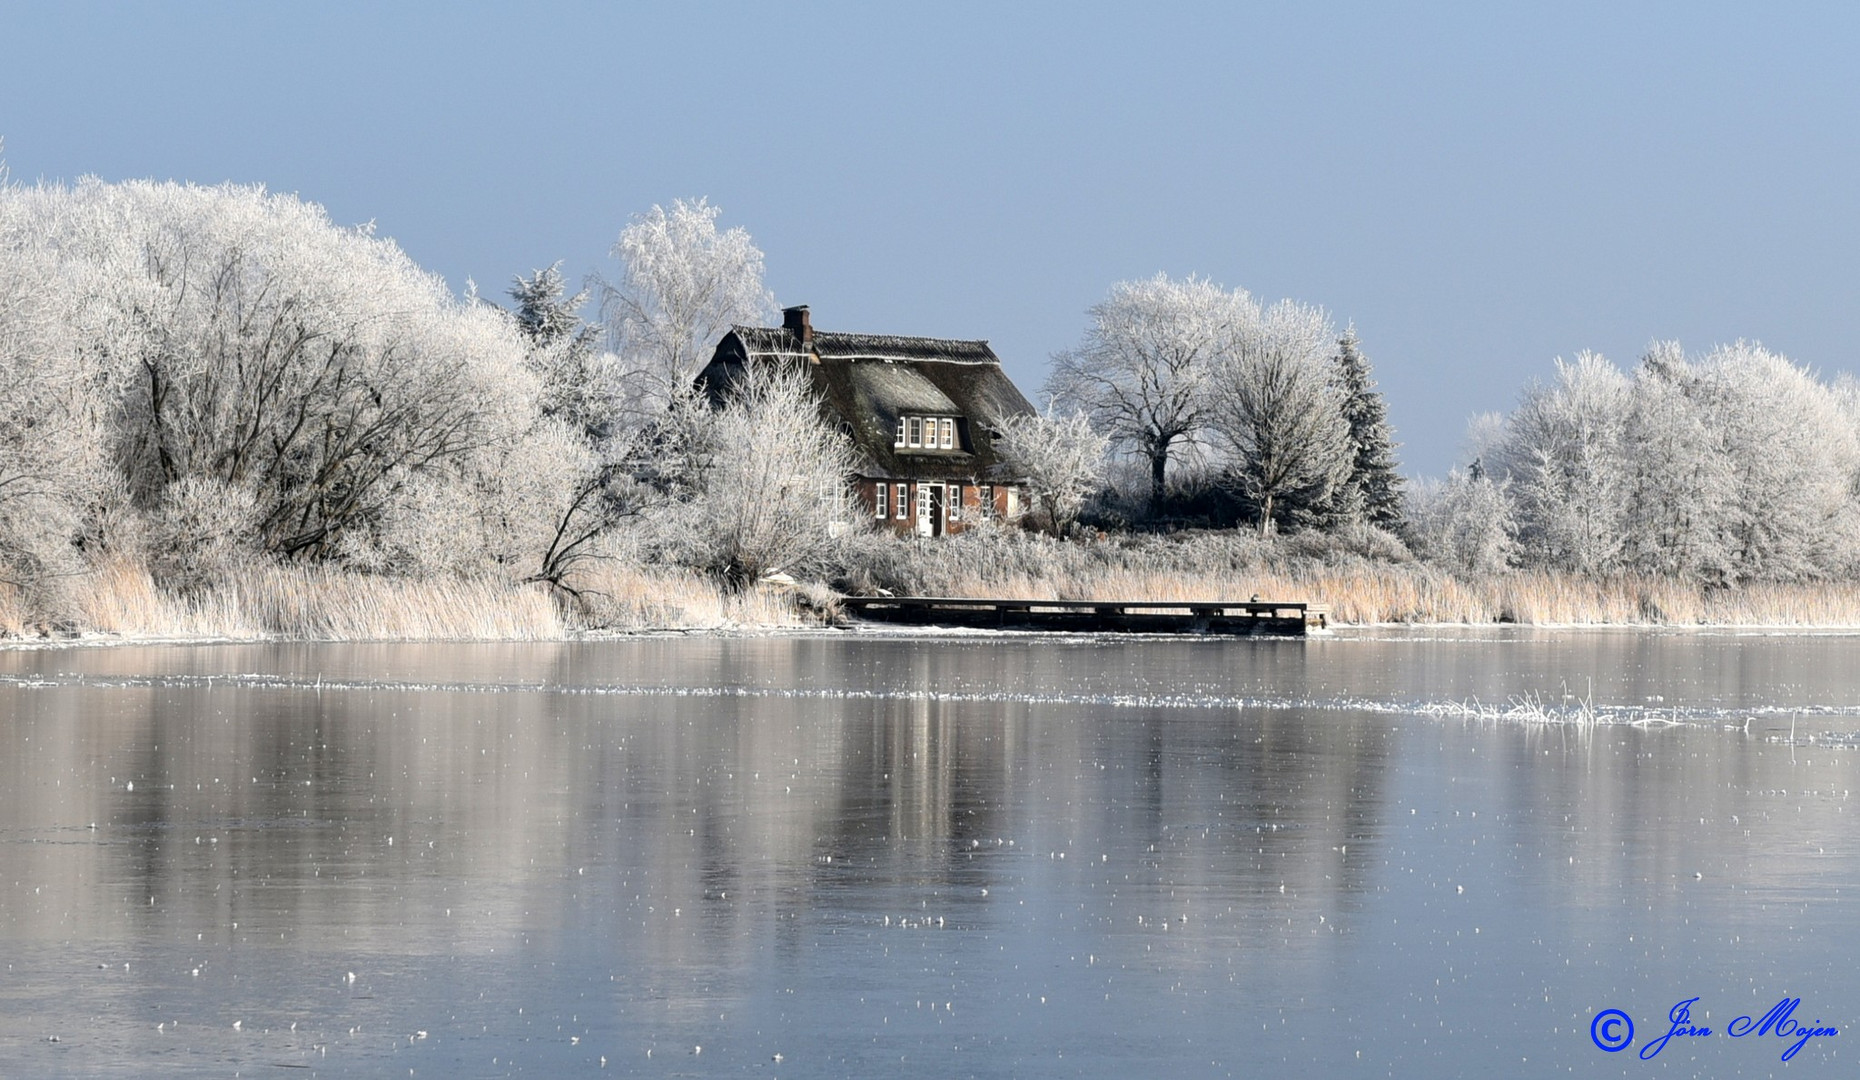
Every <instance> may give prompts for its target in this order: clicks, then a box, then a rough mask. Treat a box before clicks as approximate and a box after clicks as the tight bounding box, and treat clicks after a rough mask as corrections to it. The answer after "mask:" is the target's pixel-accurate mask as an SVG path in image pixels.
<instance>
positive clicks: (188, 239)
mask: <svg viewBox="0 0 1860 1080" xmlns="http://www.w3.org/2000/svg"><path fill="white" fill-rule="evenodd" d="M7 200H8V202H9V206H8V218H9V222H11V223H12V225H11V226H10V227H11V228H16V229H17V230H18V231H20V232H23V233H25V234H27V235H32V236H36V237H38V238H39V241H38V242H39V243H41V244H42V245H43V246H44V250H46V251H48V252H50V253H51V257H52V259H53V261H54V263H55V267H56V273H57V275H58V280H59V282H60V285H59V288H60V290H61V292H62V293H63V295H64V296H65V300H64V305H63V307H62V308H59V309H55V310H54V315H53V317H54V318H56V319H58V320H60V321H61V325H60V326H59V333H60V334H61V335H62V340H65V341H66V342H68V344H67V345H66V346H65V349H66V355H71V356H75V357H76V358H77V359H78V361H79V363H80V373H79V375H78V378H79V379H80V380H81V381H82V382H83V383H84V385H85V392H86V394H87V395H88V398H89V400H90V401H91V402H92V403H93V405H94V406H95V407H96V408H97V409H98V410H99V412H100V413H101V414H102V420H103V424H104V429H105V431H104V436H103V438H102V439H101V440H100V442H101V443H102V445H103V447H104V449H106V450H107V451H108V454H109V459H110V461H111V464H112V466H113V469H114V471H115V472H116V473H117V474H118V476H119V477H120V480H121V486H122V488H123V489H124V490H125V492H126V494H127V496H128V498H129V499H130V500H131V502H132V504H133V506H134V508H135V510H136V511H137V512H139V513H141V514H143V515H145V516H146V517H147V518H148V519H149V520H150V521H151V522H154V523H156V524H157V525H159V524H160V523H161V522H162V521H171V522H172V523H174V524H175V527H176V528H177V529H182V530H183V531H185V528H186V527H190V526H187V525H186V523H187V522H188V521H190V520H192V518H194V517H197V514H196V513H195V511H194V510H193V509H191V508H193V507H197V506H201V505H206V504H207V503H209V502H210V501H211V498H212V497H211V496H210V494H208V493H211V492H214V491H219V492H222V493H224V494H225V496H226V505H229V506H231V505H241V506H243V505H245V504H246V502H247V500H248V499H249V502H250V504H251V507H252V514H253V515H254V516H253V520H252V533H251V535H252V536H253V540H252V543H253V545H254V547H255V548H256V549H258V550H259V551H262V552H264V553H267V554H270V555H274V556H280V557H294V558H308V559H321V560H335V561H339V562H345V563H349V564H352V565H356V566H363V567H368V568H371V569H386V570H394V569H399V568H401V567H402V566H405V565H407V564H406V563H403V562H400V561H397V558H396V557H395V556H394V554H393V553H394V552H405V551H408V550H409V547H408V545H409V544H412V543H415V542H416V541H417V542H418V543H419V544H424V545H426V546H427V550H428V553H429V554H430V555H431V556H432V557H433V558H431V559H426V558H422V559H419V560H415V561H416V562H419V563H420V564H421V565H428V564H431V563H433V562H434V561H435V560H437V561H442V562H445V563H446V564H447V565H449V566H452V567H456V568H459V569H466V568H469V567H468V564H471V565H474V566H475V565H483V561H484V560H486V559H490V560H492V561H498V560H499V559H500V558H501V557H500V556H497V555H495V554H494V553H493V552H490V551H488V550H486V549H482V548H475V547H473V546H472V545H471V544H470V543H469V542H467V541H468V540H469V539H470V538H471V537H472V536H483V535H485V533H484V532H483V531H482V530H474V531H472V532H470V533H459V532H449V533H447V534H446V535H444V536H441V537H435V536H433V535H432V534H431V533H430V531H429V530H427V529H425V528H424V525H423V519H422V518H420V517H419V516H416V515H411V514H409V513H408V512H407V509H408V506H409V505H410V500H414V499H415V498H416V496H419V495H420V494H421V493H423V492H424V493H427V495H428V496H430V499H429V501H430V502H432V503H434V504H436V505H447V506H451V507H454V508H457V509H456V512H457V513H461V514H465V515H469V516H471V517H473V518H474V520H477V521H480V522H482V521H483V520H485V519H486V517H487V514H488V513H489V512H490V511H489V508H488V507H487V505H486V503H485V502H484V501H483V499H484V498H487V497H489V496H488V495H487V492H490V491H492V490H493V489H496V488H497V487H498V485H497V484H496V483H494V482H492V480H493V478H494V476H495V475H496V474H498V473H500V471H502V470H505V469H511V468H514V469H517V470H520V471H524V472H527V473H530V474H532V475H534V476H537V477H546V476H549V475H550V469H549V467H548V466H547V465H546V464H543V463H546V462H548V461H550V460H552V459H551V458H550V457H549V455H548V454H547V453H544V452H542V448H544V447H546V445H547V443H548V439H547V438H546V437H544V436H545V434H546V432H545V431H544V429H543V428H541V427H539V426H538V416H537V403H536V393H537V388H536V380H535V378H534V377H533V376H532V375H531V374H530V373H529V372H528V371H527V370H526V369H525V365H524V359H523V345H522V342H521V340H520V338H519V337H518V335H517V333H516V332H515V330H514V329H513V328H512V326H511V324H510V321H509V319H508V318H506V317H504V316H502V315H500V314H498V313H497V312H495V311H492V310H489V309H487V308H484V307H482V306H479V305H469V304H465V303H462V302H460V301H459V300H458V299H456V298H455V297H453V296H452V295H451V294H450V293H449V292H448V291H447V290H446V288H445V285H444V283H443V282H442V281H440V280H439V279H438V278H436V277H434V276H433V275H430V274H427V273H425V272H424V271H422V270H420V269H419V268H418V267H417V266H415V265H414V264H413V263H412V262H411V261H410V260H409V259H407V257H406V256H405V255H404V254H403V253H402V252H401V251H400V250H399V248H397V247H396V246H395V245H393V244H392V243H391V242H389V241H386V240H382V239H378V238H376V237H374V236H373V235H372V234H371V233H370V232H369V231H368V230H366V229H343V228H338V227H336V226H335V225H333V224H331V223H330V221H329V220H328V217H327V215H325V214H324V212H323V211H322V209H321V208H320V207H317V206H314V205H312V204H308V203H304V202H302V201H300V200H298V199H296V198H294V197H291V196H279V195H272V194H269V193H267V192H265V191H264V190H263V189H261V188H256V187H241V186H231V185H229V186H223V187H214V188H203V187H196V186H189V185H178V184H158V183H147V182H139V181H137V182H128V183H122V184H106V183H103V182H101V181H96V180H86V181H83V182H81V183H79V184H78V185H77V186H75V187H72V188H66V187H60V186H41V187H37V188H33V189H26V190H17V191H13V192H9V193H8V195H7ZM0 250H3V249H0ZM532 449H534V450H537V455H532V454H531V453H530V451H531V450H532ZM182 484H185V485H187V486H186V487H184V488H177V487H176V485H182ZM170 489H174V491H173V494H172V497H171V493H170ZM497 497H498V498H502V497H503V496H502V494H499V495H498V496H497ZM498 510H499V512H506V511H510V512H516V511H519V510H520V508H518V507H514V506H512V507H502V506H500V507H499V508H498ZM149 540H150V542H151V544H152V545H154V546H157V547H159V546H160V545H161V544H162V543H163V536H162V535H161V533H160V530H159V529H158V530H157V531H156V532H155V533H154V534H152V535H151V536H150V537H149Z"/></svg>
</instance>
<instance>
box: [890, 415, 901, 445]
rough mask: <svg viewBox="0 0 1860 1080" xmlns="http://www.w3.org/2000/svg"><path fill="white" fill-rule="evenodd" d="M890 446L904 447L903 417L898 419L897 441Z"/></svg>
mask: <svg viewBox="0 0 1860 1080" xmlns="http://www.w3.org/2000/svg"><path fill="white" fill-rule="evenodd" d="M891 445H893V446H903V445H904V417H902V416H900V417H898V439H897V441H896V442H894V443H892V444H891Z"/></svg>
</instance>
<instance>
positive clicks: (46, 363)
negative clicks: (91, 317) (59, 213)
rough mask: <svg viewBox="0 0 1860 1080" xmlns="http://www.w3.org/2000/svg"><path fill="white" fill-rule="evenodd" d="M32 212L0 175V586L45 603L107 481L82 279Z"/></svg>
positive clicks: (28, 196) (27, 196) (26, 196)
mask: <svg viewBox="0 0 1860 1080" xmlns="http://www.w3.org/2000/svg"><path fill="white" fill-rule="evenodd" d="M37 211H38V207H37V206H36V205H35V200H34V199H33V197H32V193H31V192H29V191H22V190H20V189H18V188H14V187H12V186H10V185H7V184H5V183H4V177H0V585H3V586H5V587H7V588H9V589H11V590H13V591H14V594H15V596H16V597H18V598H20V599H22V600H23V601H24V606H25V607H27V608H29V609H33V610H39V611H44V610H47V609H50V608H55V607H57V603H56V597H55V596H53V595H49V594H50V593H55V592H56V591H57V586H58V584H59V582H60V580H61V579H62V578H64V577H65V576H66V575H69V574H70V573H72V572H74V571H75V570H76V569H77V568H78V565H79V563H78V556H79V551H78V547H77V545H78V543H79V542H80V540H81V538H82V536H83V534H84V533H85V532H86V526H87V518H88V516H89V514H90V512H91V510H92V509H93V508H94V507H95V506H96V504H97V502H98V500H99V499H100V498H102V497H103V496H104V493H105V487H106V481H105V474H104V455H103V446H104V428H103V422H102V416H101V412H102V410H101V408H100V406H101V404H102V402H101V401H100V399H99V395H98V390H99V386H98V382H99V380H98V379H97V378H96V376H95V373H94V369H91V368H89V367H88V366H87V365H86V363H85V361H84V356H83V351H82V346H81V342H80V341H79V339H78V338H77V336H76V335H75V334H73V333H72V327H73V325H74V324H75V323H76V322H78V321H79V320H80V319H81V318H82V317H83V310H82V309H83V305H82V292H83V290H84V289H85V288H86V287H87V285H86V278H85V276H84V275H82V274H78V273H72V272H70V269H71V268H69V267H67V266H66V265H64V264H63V262H62V260H60V258H59V256H58V252H57V250H56V246H55V245H54V244H53V243H52V242H51V239H52V238H51V237H50V236H49V235H48V230H46V229H45V228H44V222H43V219H42V217H41V216H40V214H39V213H38V212H37Z"/></svg>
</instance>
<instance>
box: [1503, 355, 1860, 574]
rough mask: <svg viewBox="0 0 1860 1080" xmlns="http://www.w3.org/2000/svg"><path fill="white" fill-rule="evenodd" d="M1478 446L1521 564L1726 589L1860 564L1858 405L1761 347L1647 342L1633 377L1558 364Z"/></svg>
mask: <svg viewBox="0 0 1860 1080" xmlns="http://www.w3.org/2000/svg"><path fill="white" fill-rule="evenodd" d="M1489 442H1490V445H1489V448H1488V449H1487V450H1486V460H1487V461H1488V462H1490V463H1492V465H1493V467H1494V471H1495V473H1496V474H1497V475H1499V476H1501V477H1503V478H1504V479H1506V480H1507V481H1508V483H1509V485H1510V492H1511V495H1512V497H1513V499H1514V501H1515V509H1516V521H1517V534H1518V559H1519V561H1520V562H1522V563H1526V564H1536V565H1544V566H1552V567H1559V568H1563V569H1568V570H1574V571H1578V572H1582V573H1588V574H1600V573H1611V572H1615V571H1620V570H1632V571H1638V572H1643V573H1653V574H1661V575H1666V576H1672V577H1678V578H1682V579H1686V580H1692V581H1699V582H1705V583H1712V584H1727V583H1735V582H1738V581H1742V580H1751V579H1755V580H1772V581H1787V580H1800V579H1804V578H1815V577H1828V576H1832V575H1845V574H1850V573H1852V572H1853V570H1854V568H1855V566H1856V563H1857V562H1860V540H1857V539H1856V537H1857V536H1860V529H1857V528H1856V526H1857V525H1860V506H1857V504H1856V498H1855V491H1856V487H1855V480H1856V476H1860V435H1857V434H1856V424H1855V415H1854V412H1853V410H1851V409H1850V408H1849V407H1848V405H1847V404H1846V399H1845V398H1844V397H1843V396H1842V394H1840V393H1839V392H1838V391H1837V390H1836V389H1834V388H1831V387H1829V386H1828V385H1827V384H1825V383H1823V382H1821V381H1820V380H1819V379H1817V378H1816V377H1815V376H1814V374H1813V373H1812V372H1809V371H1808V370H1807V369H1805V368H1803V367H1801V366H1800V365H1797V364H1795V363H1792V362H1791V361H1790V360H1788V359H1787V358H1786V357H1783V356H1780V355H1777V354H1775V353H1773V352H1770V351H1769V350H1766V349H1764V348H1763V347H1761V346H1759V345H1755V344H1751V343H1746V342H1739V343H1737V344H1735V345H1731V346H1726V347H1723V348H1720V349H1716V350H1714V351H1713V352H1711V353H1710V354H1708V355H1706V356H1704V357H1702V358H1699V359H1696V360H1692V359H1688V358H1687V357H1686V356H1685V354H1684V353H1683V352H1682V351H1681V350H1680V348H1679V346H1678V345H1676V344H1673V343H1659V344H1656V345H1655V346H1654V347H1653V348H1652V349H1651V350H1649V352H1648V353H1647V355H1646V356H1645V357H1644V358H1643V359H1642V361H1641V364H1640V366H1639V368H1638V369H1637V370H1636V372H1635V373H1634V375H1633V377H1632V378H1631V379H1630V378H1629V377H1627V376H1625V375H1623V374H1622V373H1621V372H1620V371H1618V370H1617V369H1615V368H1614V367H1613V366H1612V365H1610V364H1608V363H1607V362H1606V361H1605V360H1603V359H1602V358H1600V357H1598V356H1594V355H1593V354H1587V353H1585V354H1582V355H1581V356H1579V357H1578V358H1577V360H1576V362H1574V363H1562V362H1559V363H1558V365H1557V380H1556V382H1555V383H1553V384H1551V385H1550V386H1538V387H1533V388H1531V389H1530V390H1527V391H1526V392H1525V395H1524V397H1523V400H1522V401H1521V402H1520V403H1519V406H1518V408H1517V409H1516V410H1515V411H1514V412H1513V413H1512V414H1511V415H1510V416H1508V417H1506V418H1505V420H1504V422H1503V425H1502V427H1501V428H1500V430H1499V431H1498V433H1497V435H1496V437H1495V438H1493V439H1491V440H1489Z"/></svg>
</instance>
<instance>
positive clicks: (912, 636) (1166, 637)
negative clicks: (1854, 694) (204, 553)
mask: <svg viewBox="0 0 1860 1080" xmlns="http://www.w3.org/2000/svg"><path fill="white" fill-rule="evenodd" d="M1572 632H1575V633H1593V632H1607V633H1615V632H1618V633H1634V634H1641V633H1649V632H1653V633H1670V634H1731V635H1735V636H1761V637H1860V625H1855V624H1841V623H1828V624H1819V625H1815V624H1803V623H1686V624H1680V623H1651V622H1647V623H1496V622H1495V623H1469V622H1384V623H1344V624H1333V625H1332V626H1330V627H1329V628H1328V629H1325V630H1319V631H1314V632H1313V633H1311V634H1309V635H1307V636H1305V637H1302V638H1300V637H1296V636H1285V637H1279V636H1271V635H1267V636H1263V637H1250V636H1247V635H1237V634H1169V633H1110V632H1107V633H1068V632H1064V631H1052V630H989V629H977V628H970V627H938V626H901V625H893V624H888V623H870V624H850V625H848V624H841V625H818V626H797V625H793V624H785V625H783V624H758V625H747V624H746V625H737V626H706V627H680V626H662V627H638V628H629V629H624V630H621V629H597V630H571V631H568V632H566V633H564V634H562V635H559V636H547V637H538V636H507V637H452V636H434V637H415V636H396V635H382V636H369V637H317V636H299V635H287V634H253V635H235V634H201V635H191V634H119V633H108V632H81V633H69V634H51V635H45V636H10V635H9V636H5V637H0V652H39V651H52V650H63V649H117V648H150V647H174V648H182V647H187V648H194V647H206V646H227V645H565V644H591V643H598V642H604V641H612V642H621V641H642V640H654V639H672V638H718V639H730V638H840V637H855V636H856V637H860V638H866V639H876V640H899V641H960V640H978V641H998V640H1001V639H1008V640H1053V641H1076V642H1094V643H1097V642H1112V641H1136V642H1159V641H1273V642H1280V641H1301V640H1302V641H1323V640H1326V639H1329V640H1343V641H1347V640H1353V639H1354V640H1392V639H1399V638H1402V637H1408V636H1411V635H1413V634H1441V633H1449V634H1453V635H1455V636H1466V637H1490V636H1514V635H1521V634H1537V633H1543V634H1566V633H1572Z"/></svg>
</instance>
